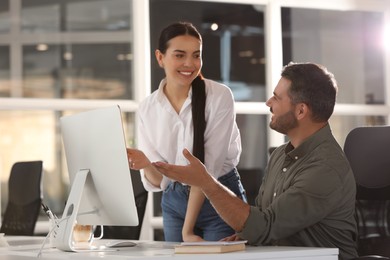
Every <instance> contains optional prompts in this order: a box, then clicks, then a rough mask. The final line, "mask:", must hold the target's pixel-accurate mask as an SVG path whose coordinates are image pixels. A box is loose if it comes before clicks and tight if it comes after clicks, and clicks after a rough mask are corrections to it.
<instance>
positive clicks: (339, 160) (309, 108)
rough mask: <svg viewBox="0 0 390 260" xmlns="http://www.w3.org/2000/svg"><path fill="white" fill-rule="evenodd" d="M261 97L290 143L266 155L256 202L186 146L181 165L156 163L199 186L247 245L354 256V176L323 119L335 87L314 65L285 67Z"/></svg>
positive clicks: (333, 99) (328, 112)
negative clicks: (245, 199)
mask: <svg viewBox="0 0 390 260" xmlns="http://www.w3.org/2000/svg"><path fill="white" fill-rule="evenodd" d="M281 76H282V77H281V79H280V80H279V82H278V84H277V86H276V88H275V91H274V95H273V96H272V97H271V98H270V99H269V100H268V101H267V102H266V104H267V106H269V107H270V111H271V113H272V117H271V122H270V127H271V128H272V129H274V130H276V131H278V132H280V133H282V134H285V135H287V137H288V138H289V140H290V141H289V142H288V143H287V144H284V145H282V146H280V147H278V148H277V149H276V150H275V151H274V152H273V153H272V155H271V157H270V160H269V163H268V169H267V171H266V174H265V177H264V180H263V183H262V186H261V187H260V190H259V194H258V197H257V199H256V206H250V205H248V204H245V203H244V202H242V201H241V200H240V199H239V198H237V197H235V196H234V195H233V194H232V193H231V192H229V191H228V190H227V189H226V188H224V187H223V186H222V185H221V184H219V183H218V182H217V181H216V180H215V179H214V178H212V177H211V176H210V174H209V173H208V172H207V171H206V169H205V167H204V166H203V165H202V164H201V163H200V162H199V161H198V160H197V159H196V158H195V157H193V156H192V155H191V154H190V153H189V152H188V151H187V150H184V152H183V153H184V155H185V156H186V158H187V159H188V161H189V164H188V165H187V166H176V165H169V164H166V163H162V162H156V163H154V165H155V166H156V167H157V169H158V170H159V171H160V172H161V173H163V174H164V175H166V176H167V177H169V178H171V179H174V180H177V181H179V182H183V183H187V184H189V185H191V186H197V187H200V188H201V189H202V191H203V193H204V194H205V195H206V196H207V198H208V199H209V200H210V201H211V203H212V204H213V206H214V207H215V209H216V210H217V212H218V213H219V214H220V215H221V217H222V218H223V219H224V220H225V221H226V223H228V224H229V225H230V226H231V227H232V228H234V229H235V230H236V231H237V232H238V233H237V235H236V237H230V238H227V240H229V239H230V240H232V239H246V240H248V242H249V244H252V245H281V246H282V245H285V246H310V247H337V248H339V252H340V254H339V258H340V259H352V258H354V257H357V253H356V239H357V226H356V221H355V218H354V213H355V193H356V186H355V179H354V176H353V173H352V170H351V168H350V166H349V163H348V161H347V159H346V157H345V156H344V153H343V151H342V149H341V148H340V146H339V145H338V143H337V142H336V140H335V139H334V137H333V135H332V132H331V129H330V126H329V124H328V119H329V118H330V116H331V115H332V113H333V109H334V105H335V102H336V93H337V86H336V81H335V79H334V77H333V75H332V74H331V73H330V72H328V71H327V70H326V68H324V67H322V66H320V65H317V64H313V63H290V64H288V65H287V66H285V67H284V69H283V71H282V74H281Z"/></svg>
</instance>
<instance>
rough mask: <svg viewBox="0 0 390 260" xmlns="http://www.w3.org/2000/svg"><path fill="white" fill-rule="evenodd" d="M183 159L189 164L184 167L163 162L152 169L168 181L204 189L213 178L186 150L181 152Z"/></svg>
mask: <svg viewBox="0 0 390 260" xmlns="http://www.w3.org/2000/svg"><path fill="white" fill-rule="evenodd" d="M183 155H184V157H185V158H186V159H187V160H188V162H189V164H188V165H186V166H179V165H173V164H168V163H164V162H155V163H153V165H154V167H156V169H157V170H158V171H159V172H161V173H162V174H163V175H165V176H167V177H168V178H170V179H173V180H176V181H178V182H181V183H185V184H188V185H191V186H197V187H204V186H205V185H207V183H209V182H210V181H211V182H212V181H213V178H212V177H211V176H210V175H209V173H208V172H207V170H206V167H205V166H204V164H202V162H201V161H199V160H198V159H197V158H196V157H195V156H193V155H192V154H191V153H190V152H189V151H188V150H187V149H184V150H183Z"/></svg>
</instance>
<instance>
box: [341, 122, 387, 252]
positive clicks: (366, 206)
mask: <svg viewBox="0 0 390 260" xmlns="http://www.w3.org/2000/svg"><path fill="white" fill-rule="evenodd" d="M389 147H390V126H370V127H358V128H355V129H353V130H352V131H351V132H350V133H349V134H348V135H347V138H346V140H345V144H344V152H345V155H346V157H347V158H348V160H349V163H350V165H351V168H352V171H353V173H354V176H355V179H356V188H357V190H356V217H357V220H358V227H359V240H358V253H359V255H366V256H364V257H360V258H357V259H373V258H369V257H371V256H368V255H376V257H378V256H377V255H378V254H380V255H382V256H389V255H390V250H389V249H388V248H389V247H388V243H389V242H390V241H389V234H390V230H389V229H388V227H389V218H388V217H387V216H388V213H389V205H390V204H389V200H390V153H389V152H388V149H389ZM384 245H385V246H384ZM375 259H382V258H375Z"/></svg>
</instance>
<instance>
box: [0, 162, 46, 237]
mask: <svg viewBox="0 0 390 260" xmlns="http://www.w3.org/2000/svg"><path fill="white" fill-rule="evenodd" d="M42 164H43V163H42V161H26V162H16V163H15V164H14V165H13V166H12V169H11V173H10V177H9V181H8V204H7V206H6V209H5V213H4V218H3V222H2V225H1V228H0V232H1V233H5V234H6V235H22V236H23V235H24V236H32V235H33V234H34V228H35V224H36V222H37V219H38V215H39V211H40V209H41V201H42V193H41V186H42V183H41V177H42Z"/></svg>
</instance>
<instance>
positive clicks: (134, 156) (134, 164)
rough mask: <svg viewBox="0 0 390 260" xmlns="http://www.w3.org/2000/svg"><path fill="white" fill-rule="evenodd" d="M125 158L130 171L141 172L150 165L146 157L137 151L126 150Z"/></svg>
mask: <svg viewBox="0 0 390 260" xmlns="http://www.w3.org/2000/svg"><path fill="white" fill-rule="evenodd" d="M127 158H128V159H129V166H130V168H131V169H132V170H141V169H144V168H146V167H148V166H151V165H152V164H151V162H150V161H149V159H148V158H147V157H146V155H145V154H144V153H143V152H142V151H140V150H137V149H132V148H127Z"/></svg>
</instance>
